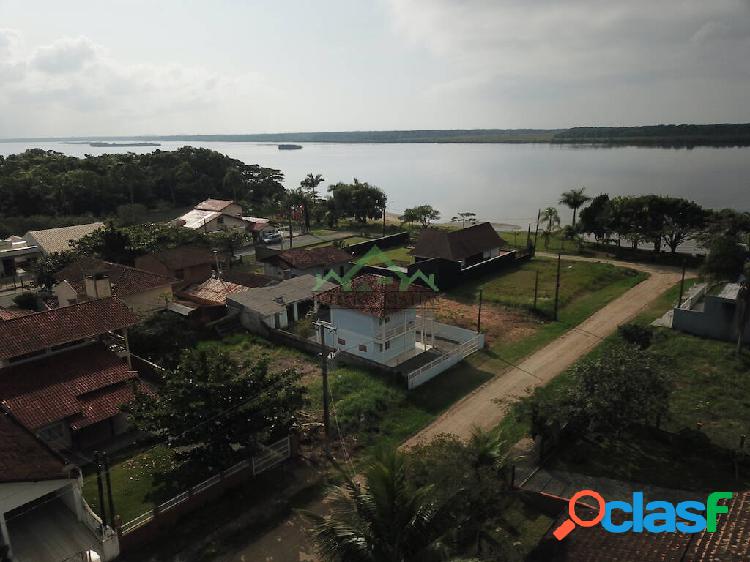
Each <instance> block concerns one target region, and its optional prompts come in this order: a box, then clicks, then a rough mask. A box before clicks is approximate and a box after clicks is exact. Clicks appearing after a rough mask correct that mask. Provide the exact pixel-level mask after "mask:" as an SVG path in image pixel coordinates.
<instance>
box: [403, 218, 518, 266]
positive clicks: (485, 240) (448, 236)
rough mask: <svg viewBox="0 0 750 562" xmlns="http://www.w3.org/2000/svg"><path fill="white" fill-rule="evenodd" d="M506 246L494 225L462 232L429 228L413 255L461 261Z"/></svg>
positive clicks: (486, 224)
mask: <svg viewBox="0 0 750 562" xmlns="http://www.w3.org/2000/svg"><path fill="white" fill-rule="evenodd" d="M505 245H506V242H505V240H503V239H502V238H500V236H499V235H498V233H497V232H496V231H495V229H494V228H493V227H492V225H491V224H490V223H488V222H483V223H480V224H476V225H474V226H470V227H468V228H462V229H460V230H445V229H442V228H427V229H425V230H423V231H422V233H421V234H420V235H419V239H418V240H417V243H416V244H415V246H414V249H413V250H412V251H411V254H412V255H413V256H416V257H419V258H443V259H446V260H451V261H461V260H463V259H466V258H468V257H469V256H473V255H476V254H479V253H481V252H484V251H485V250H489V249H492V248H500V247H502V246H505Z"/></svg>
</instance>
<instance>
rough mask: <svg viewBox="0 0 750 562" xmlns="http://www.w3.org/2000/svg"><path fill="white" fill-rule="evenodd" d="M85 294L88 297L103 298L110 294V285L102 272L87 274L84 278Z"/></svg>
mask: <svg viewBox="0 0 750 562" xmlns="http://www.w3.org/2000/svg"><path fill="white" fill-rule="evenodd" d="M85 284H86V296H87V297H89V298H90V299H103V298H106V297H111V296H112V285H111V284H110V282H109V277H107V276H106V275H104V274H101V273H99V274H96V275H87V276H86V279H85Z"/></svg>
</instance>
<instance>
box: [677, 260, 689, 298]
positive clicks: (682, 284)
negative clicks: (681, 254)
mask: <svg viewBox="0 0 750 562" xmlns="http://www.w3.org/2000/svg"><path fill="white" fill-rule="evenodd" d="M686 268H687V262H686V261H685V260H682V279H680V297H679V298H678V299H677V308H680V307H681V306H682V295H683V293H684V292H685V269H686Z"/></svg>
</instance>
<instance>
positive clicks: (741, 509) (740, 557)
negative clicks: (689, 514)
mask: <svg viewBox="0 0 750 562" xmlns="http://www.w3.org/2000/svg"><path fill="white" fill-rule="evenodd" d="M684 560H691V561H694V562H714V561H719V560H720V561H721V562H746V561H747V560H750V492H738V493H736V494H735V495H734V497H733V498H732V499H731V500H730V501H729V513H727V514H726V515H720V516H719V521H718V523H717V526H716V532H715V533H706V532H703V533H700V534H699V535H698V536H696V537H695V538H694V539H693V540H692V542H691V544H690V548H688V550H687V555H686V556H685V558H684Z"/></svg>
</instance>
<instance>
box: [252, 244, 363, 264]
mask: <svg viewBox="0 0 750 562" xmlns="http://www.w3.org/2000/svg"><path fill="white" fill-rule="evenodd" d="M351 259H352V256H351V254H349V253H347V252H345V251H344V250H342V249H341V248H336V247H335V246H321V247H320V248H310V249H305V248H293V249H291V250H285V251H283V252H281V253H279V254H275V255H272V256H270V257H268V258H266V260H267V261H279V260H280V261H282V262H284V263H285V264H287V265H288V266H290V267H293V268H295V269H309V268H311V267H321V266H327V265H329V266H330V265H337V264H340V263H346V262H348V261H350V260H351Z"/></svg>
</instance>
